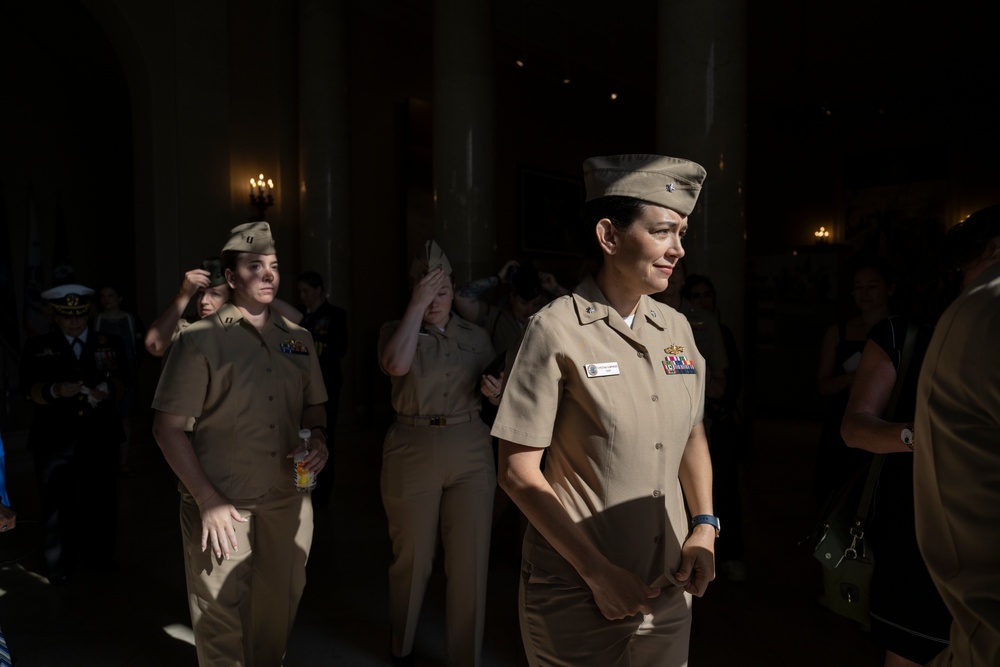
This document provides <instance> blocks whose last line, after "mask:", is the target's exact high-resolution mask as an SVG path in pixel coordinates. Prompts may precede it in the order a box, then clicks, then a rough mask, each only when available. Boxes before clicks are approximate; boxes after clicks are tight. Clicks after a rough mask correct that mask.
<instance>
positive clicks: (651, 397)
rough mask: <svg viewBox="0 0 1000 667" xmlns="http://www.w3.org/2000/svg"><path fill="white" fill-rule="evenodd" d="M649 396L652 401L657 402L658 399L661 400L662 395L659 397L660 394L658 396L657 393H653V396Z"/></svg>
mask: <svg viewBox="0 0 1000 667" xmlns="http://www.w3.org/2000/svg"><path fill="white" fill-rule="evenodd" d="M649 398H650V400H652V401H653V403H656V402H657V401H658V400H660V397H659V396H657V395H656V394H653V395H652V396H650V397H649Z"/></svg>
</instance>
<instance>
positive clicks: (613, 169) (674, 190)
mask: <svg viewBox="0 0 1000 667" xmlns="http://www.w3.org/2000/svg"><path fill="white" fill-rule="evenodd" d="M704 180H705V169H704V168H703V167H702V166H701V165H700V164H696V163H694V162H691V161H690V160H684V159H682V158H677V157H665V156H663V155H609V156H606V157H592V158H589V159H587V160H586V161H585V162H584V163H583V181H584V184H585V185H586V186H587V201H591V200H592V199H598V198H600V197H613V196H618V197H635V198H636V199H642V200H643V201H647V202H650V203H652V204H659V205H660V206H665V207H666V208H669V209H672V210H674V211H677V212H678V213H680V214H681V215H684V216H687V215H691V211H693V210H694V205H695V204H697V203H698V193H699V192H701V183H702V181H704Z"/></svg>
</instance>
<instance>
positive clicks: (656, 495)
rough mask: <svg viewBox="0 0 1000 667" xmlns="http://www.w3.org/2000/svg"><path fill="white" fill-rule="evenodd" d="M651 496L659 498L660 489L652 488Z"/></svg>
mask: <svg viewBox="0 0 1000 667" xmlns="http://www.w3.org/2000/svg"><path fill="white" fill-rule="evenodd" d="M653 497H654V498H659V497H660V490H659V489H653Z"/></svg>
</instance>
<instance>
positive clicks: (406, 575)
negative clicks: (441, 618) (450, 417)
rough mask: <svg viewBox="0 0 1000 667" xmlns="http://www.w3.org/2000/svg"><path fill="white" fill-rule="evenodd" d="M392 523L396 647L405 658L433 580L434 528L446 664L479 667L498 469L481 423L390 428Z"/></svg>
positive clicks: (387, 462) (386, 466)
mask: <svg viewBox="0 0 1000 667" xmlns="http://www.w3.org/2000/svg"><path fill="white" fill-rule="evenodd" d="M381 485H382V502H383V504H384V505H385V513H386V517H387V518H388V521H389V537H390V539H391V540H392V555H393V558H392V564H391V565H390V566H389V598H390V599H389V619H390V622H391V624H392V629H393V635H394V646H393V650H394V651H396V652H397V653H398V654H400V655H408V654H409V653H410V652H411V651H412V650H413V642H414V638H415V635H416V630H417V621H418V619H419V616H420V607H421V605H422V604H423V600H424V593H425V592H426V590H427V581H428V580H429V579H430V575H431V569H432V566H433V563H434V553H435V550H436V547H437V537H438V525H439V524H440V529H441V541H442V543H443V545H444V569H445V575H446V577H447V593H446V605H447V609H446V614H445V615H446V626H447V646H448V664H449V665H452V666H456V667H475V666H477V665H479V664H480V655H481V653H482V645H483V628H484V625H485V614H486V579H487V573H488V569H489V552H490V530H491V526H490V523H491V520H492V513H493V493H494V489H495V488H496V471H495V468H494V465H493V449H492V447H491V445H490V435H489V430H488V429H487V427H486V425H485V424H483V422H482V421H481V420H479V419H478V418H476V419H473V421H472V422H467V423H465V424H456V425H454V426H445V427H441V428H435V427H428V426H407V425H405V424H400V423H395V424H393V425H392V426H391V427H390V429H389V433H388V434H387V435H386V439H385V446H384V450H383V457H382V480H381Z"/></svg>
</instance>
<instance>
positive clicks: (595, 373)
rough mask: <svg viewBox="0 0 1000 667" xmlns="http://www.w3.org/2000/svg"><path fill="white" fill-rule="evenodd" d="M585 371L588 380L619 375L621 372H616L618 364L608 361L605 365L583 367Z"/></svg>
mask: <svg viewBox="0 0 1000 667" xmlns="http://www.w3.org/2000/svg"><path fill="white" fill-rule="evenodd" d="M584 369H585V370H586V371H587V377H589V378H602V377H607V376H608V375H620V374H621V372H620V371H619V370H618V362H617V361H610V362H608V363H606V364H587V365H586V366H584Z"/></svg>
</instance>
